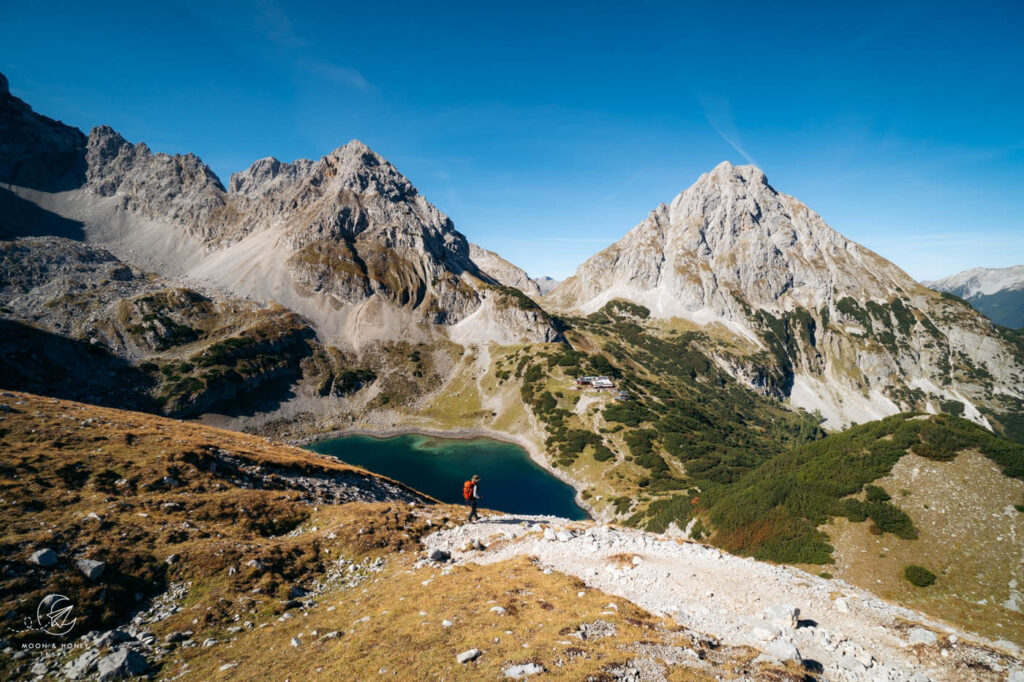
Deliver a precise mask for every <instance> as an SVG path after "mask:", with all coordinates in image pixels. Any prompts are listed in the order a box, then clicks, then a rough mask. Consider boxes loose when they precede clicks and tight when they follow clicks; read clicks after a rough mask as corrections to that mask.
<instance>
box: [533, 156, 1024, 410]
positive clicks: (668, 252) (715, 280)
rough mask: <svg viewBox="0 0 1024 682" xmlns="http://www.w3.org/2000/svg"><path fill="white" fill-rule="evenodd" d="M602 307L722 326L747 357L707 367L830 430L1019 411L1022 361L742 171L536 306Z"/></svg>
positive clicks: (961, 313)
mask: <svg viewBox="0 0 1024 682" xmlns="http://www.w3.org/2000/svg"><path fill="white" fill-rule="evenodd" d="M614 299H625V300H628V301H631V302H634V303H637V304H640V305H643V306H646V307H647V308H649V309H650V311H651V314H652V315H653V316H655V317H663V318H669V317H680V318H686V319H689V320H692V321H694V322H697V323H699V324H718V325H721V326H722V327H725V328H726V329H727V330H729V331H730V332H731V333H732V334H733V335H734V336H735V337H736V338H737V339H738V340H739V341H740V342H741V343H746V344H749V346H750V348H751V351H750V353H748V354H745V355H744V354H730V353H725V352H722V353H718V356H717V357H716V358H715V359H716V362H718V364H719V365H720V366H722V367H723V368H725V369H727V370H730V371H732V370H735V371H732V373H733V374H734V376H736V377H737V379H739V380H741V381H743V382H744V383H745V384H747V385H748V386H751V387H752V388H754V389H755V390H760V391H761V392H764V393H767V394H773V395H776V396H778V397H781V398H787V399H789V400H790V401H791V402H792V404H794V405H796V406H799V407H805V408H807V409H808V410H818V411H820V412H821V413H822V415H823V416H824V417H825V418H826V420H827V422H828V423H829V425H831V426H842V425H845V424H848V423H850V422H851V421H857V422H863V421H868V420H870V419H876V418H879V417H882V416H885V415H887V414H892V413H894V412H897V411H899V410H901V409H923V410H929V411H937V410H940V409H943V408H942V405H943V404H952V403H956V404H959V405H962V408H961V410H962V411H963V413H964V414H966V415H967V416H969V417H970V418H972V419H975V420H976V421H979V422H981V423H984V424H989V420H988V418H987V417H985V416H984V415H982V413H981V412H980V410H979V409H978V408H979V407H984V408H986V409H992V410H996V411H1007V412H1014V413H1016V412H1020V411H1024V403H1022V402H1021V401H1022V400H1024V391H1022V389H1021V388H1020V382H1019V381H1018V380H1017V377H1018V376H1021V373H1022V372H1024V361H1022V358H1021V357H1020V354H1019V352H1018V351H1017V349H1016V348H1015V346H1014V345H1012V344H1011V343H1007V339H1005V338H1004V336H1003V335H1002V334H1001V332H999V331H998V330H996V329H995V328H993V326H992V325H991V323H989V322H988V321H987V320H985V319H984V318H983V317H981V316H980V315H977V314H976V313H974V311H972V310H970V309H969V308H968V307H966V306H963V305H959V304H957V303H956V302H955V301H952V300H944V299H941V298H940V297H939V296H937V295H935V294H934V292H931V291H929V290H927V289H925V288H923V287H921V286H920V285H918V284H917V283H916V282H915V281H914V280H912V279H911V278H910V277H909V276H908V275H907V274H906V273H904V272H903V271H902V270H900V269H899V268H898V267H896V266H895V265H893V264H892V263H890V262H889V261H886V260H885V259H884V258H882V257H880V256H878V255H877V254H875V253H873V252H871V251H869V250H868V249H865V248H864V247H862V246H860V245H859V244H856V243H854V242H852V241H850V240H848V239H846V238H845V237H843V236H842V235H841V234H839V233H838V232H836V231H835V230H833V229H831V228H830V227H829V226H828V225H826V224H825V222H824V220H822V218H821V217H820V216H819V215H818V214H817V213H815V212H813V211H811V210H810V209H809V208H807V207H806V206H805V205H804V204H802V203H801V202H800V201H798V200H797V199H795V198H793V197H791V196H788V195H785V194H782V193H780V192H777V191H776V190H775V189H774V188H772V187H771V185H769V184H768V182H767V179H766V177H765V175H764V173H763V172H761V171H760V170H759V169H757V168H755V167H753V166H732V165H731V164H729V163H728V162H726V163H722V164H720V165H719V166H717V167H716V168H715V169H714V170H712V171H711V172H710V173H705V174H704V175H702V176H701V177H700V178H699V179H698V180H697V182H696V183H694V185H692V186H691V187H690V188H688V189H687V190H685V191H684V192H682V193H680V194H679V195H678V196H677V197H676V198H675V199H674V200H673V201H672V202H671V204H667V205H666V204H662V205H661V206H659V207H658V208H656V209H655V210H654V211H652V212H651V214H650V215H649V216H648V218H647V219H646V220H645V221H644V222H642V223H640V224H639V225H637V226H636V227H635V228H633V229H632V230H631V231H630V232H629V233H628V234H627V235H626V236H625V237H623V238H622V239H621V240H620V241H619V242H617V243H615V244H613V245H612V246H610V247H609V248H607V249H605V250H604V251H602V252H601V253H599V254H597V255H595V256H593V257H592V258H590V259H589V260H588V261H586V262H585V263H584V264H583V265H581V266H580V267H579V269H578V270H577V272H576V274H575V276H573V277H571V278H569V279H568V280H566V281H565V282H563V283H562V284H560V285H559V286H558V287H557V288H556V289H555V290H554V291H553V292H552V293H551V294H549V295H548V296H547V297H545V305H546V306H549V307H551V308H554V309H556V310H558V309H565V310H575V311H579V312H582V313H592V312H594V311H596V310H598V309H599V308H601V307H602V306H603V305H605V304H606V303H607V302H609V301H611V300H614ZM997 394H998V397H997Z"/></svg>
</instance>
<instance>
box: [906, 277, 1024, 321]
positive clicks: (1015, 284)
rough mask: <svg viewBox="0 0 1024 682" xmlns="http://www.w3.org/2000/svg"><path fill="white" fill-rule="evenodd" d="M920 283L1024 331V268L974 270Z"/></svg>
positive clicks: (992, 318)
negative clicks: (963, 301)
mask: <svg viewBox="0 0 1024 682" xmlns="http://www.w3.org/2000/svg"><path fill="white" fill-rule="evenodd" d="M921 284H923V285H924V286H926V287H929V288H931V289H935V290H936V291H945V292H947V293H950V294H953V295H955V296H959V297H960V298H962V299H964V300H965V301H967V302H968V303H970V304H971V305H972V306H974V307H975V308H976V309H977V310H979V311H980V312H982V313H984V314H985V316H986V317H988V318H989V319H990V320H992V321H993V322H995V323H996V324H1001V325H1003V326H1004V327H1010V328H1012V329H1022V328H1024V265H1014V266H1011V267H1008V268H971V269H970V270H964V271H963V272H959V273H957V274H955V275H951V276H949V277H944V278H942V279H940V280H936V281H934V282H921Z"/></svg>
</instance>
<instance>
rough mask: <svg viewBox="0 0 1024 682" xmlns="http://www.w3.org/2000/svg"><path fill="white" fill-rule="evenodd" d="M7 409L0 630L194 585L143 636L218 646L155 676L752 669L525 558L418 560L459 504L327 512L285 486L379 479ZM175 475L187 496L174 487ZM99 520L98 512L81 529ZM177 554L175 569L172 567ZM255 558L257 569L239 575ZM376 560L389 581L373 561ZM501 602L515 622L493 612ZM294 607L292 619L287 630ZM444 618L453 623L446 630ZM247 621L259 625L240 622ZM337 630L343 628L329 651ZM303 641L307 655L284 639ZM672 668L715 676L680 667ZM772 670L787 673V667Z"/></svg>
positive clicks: (136, 417)
mask: <svg viewBox="0 0 1024 682" xmlns="http://www.w3.org/2000/svg"><path fill="white" fill-rule="evenodd" d="M0 402H3V403H4V404H6V405H7V406H8V407H9V408H10V411H5V412H3V413H2V414H0V417H2V419H0V453H2V456H0V498H2V503H3V505H4V510H3V513H2V514H0V548H2V552H0V556H2V557H3V559H2V560H0V565H2V569H3V570H2V572H0V598H2V599H3V601H4V603H5V604H11V605H13V607H14V608H12V609H11V610H10V612H9V613H6V614H5V616H4V618H5V619H6V620H5V621H4V625H10V624H11V623H20V620H21V618H22V617H23V616H24V615H25V614H23V613H21V612H22V611H25V610H26V609H27V610H29V611H31V610H33V609H34V605H35V604H36V603H37V601H38V599H39V598H40V597H41V596H43V595H44V594H47V593H50V592H54V591H56V592H60V593H62V594H65V595H67V596H68V597H70V598H71V599H72V601H73V602H74V603H75V604H76V613H77V614H78V615H79V617H80V618H81V619H82V622H80V623H79V625H78V629H77V630H76V634H81V633H82V632H85V631H86V630H89V629H99V628H109V627H113V626H115V625H117V624H119V623H121V622H124V619H125V618H126V617H127V616H128V614H129V612H130V611H131V610H132V608H133V607H134V606H135V604H136V601H135V599H134V593H135V592H141V593H142V594H143V595H144V596H145V597H146V598H149V597H153V596H155V595H157V594H159V593H160V592H162V591H163V590H164V589H165V587H166V586H167V585H169V584H182V583H185V584H188V585H189V589H188V596H187V597H186V598H185V601H184V603H183V609H182V610H181V611H179V612H178V613H176V614H174V615H172V616H171V617H170V618H168V619H166V620H164V621H162V622H157V623H153V624H150V625H149V626H148V629H149V630H150V631H152V632H153V633H154V634H155V635H156V636H157V638H158V641H160V642H162V641H163V637H164V635H165V634H167V633H170V632H175V631H182V630H191V631H193V632H194V634H193V635H192V636H191V637H192V639H193V640H194V641H197V642H202V641H204V640H205V639H206V638H214V639H217V640H218V641H219V642H220V644H218V645H217V646H214V647H211V648H204V647H195V648H187V647H186V648H179V647H177V646H173V645H170V646H169V648H170V650H169V652H168V654H167V655H166V657H165V658H164V659H163V662H162V664H161V665H162V668H161V669H160V673H159V674H160V676H161V677H167V676H175V675H179V674H182V673H186V671H187V673H186V675H185V676H186V678H188V679H210V678H212V677H214V676H217V675H220V674H221V673H219V672H218V670H219V668H220V666H221V665H224V664H226V663H237V664H238V667H237V668H234V669H232V670H231V672H230V673H229V675H230V676H232V677H234V678H235V679H281V678H282V677H286V676H288V675H297V676H299V677H304V678H310V677H317V676H323V677H338V676H347V677H350V678H364V677H366V676H370V675H376V674H378V671H379V670H380V669H381V668H386V669H387V670H388V672H389V673H393V674H394V675H397V677H398V679H412V678H422V677H424V676H427V677H439V676H444V677H446V678H448V679H481V678H486V679H491V678H495V677H497V676H498V675H499V672H500V670H501V668H502V667H503V666H505V665H508V664H510V663H522V662H527V661H535V662H538V663H540V664H542V665H544V666H545V667H546V668H548V669H549V670H559V669H560V668H561V670H563V671H564V672H566V673H567V674H568V675H569V676H570V677H574V678H578V679H579V678H582V677H586V676H588V675H598V678H597V679H603V678H602V677H600V676H602V675H605V676H607V670H609V669H610V668H613V667H614V666H616V665H620V664H623V663H625V662H626V661H628V660H630V659H632V658H634V657H635V656H636V653H637V651H638V650H639V649H643V648H644V647H645V646H649V645H651V646H653V645H663V644H664V645H669V646H693V647H695V648H697V649H698V650H700V651H701V652H702V655H705V656H707V657H708V660H709V661H710V662H713V663H714V664H715V666H717V667H716V668H715V670H714V672H715V673H717V674H723V675H725V676H726V677H734V676H740V675H741V674H743V672H744V671H749V670H751V667H750V659H751V658H752V654H751V652H749V651H747V650H727V649H724V648H719V649H708V648H707V647H704V646H702V645H700V644H698V643H696V642H693V641H691V640H690V638H689V637H687V636H686V635H685V633H683V632H681V631H680V630H679V629H678V628H676V627H675V626H674V625H672V624H671V623H670V622H669V621H665V620H662V619H659V618H656V617H653V616H651V615H650V614H647V613H645V612H643V611H641V610H639V609H637V608H635V607H633V606H631V605H630V604H628V603H626V602H624V601H622V600H621V599H616V598H612V597H609V596H608V595H605V594H602V593H600V592H596V591H593V590H587V589H585V588H584V587H583V586H582V585H581V583H579V582H578V581H576V580H574V579H570V578H567V577H565V576H562V575H559V574H549V575H545V574H544V573H543V572H541V571H540V570H538V568H537V567H535V566H534V565H533V564H531V563H530V562H529V561H526V560H520V561H517V562H511V563H505V564H498V565H494V566H489V567H475V566H467V567H460V568H456V569H454V570H453V571H451V572H449V573H448V574H444V573H443V572H442V571H440V570H438V569H437V568H431V567H430V566H426V567H422V568H420V567H417V566H416V562H417V560H418V558H419V556H420V554H419V551H418V547H419V545H418V542H417V539H418V537H420V536H421V535H422V534H423V533H425V532H429V529H430V528H431V527H436V526H437V525H439V524H441V525H443V524H445V523H448V520H447V517H448V516H449V515H455V514H461V510H455V509H453V508H451V507H448V506H445V505H435V504H430V503H427V504H421V505H417V506H415V507H413V506H410V505H408V504H406V503H397V502H393V501H392V502H387V501H385V502H351V503H345V504H331V503H324V502H318V501H317V500H315V499H311V498H310V496H309V494H308V493H303V492H302V491H301V490H297V489H294V487H291V486H290V484H289V481H291V480H293V479H292V477H293V476H295V477H303V476H305V477H310V476H316V475H320V474H329V475H332V476H335V477H340V478H344V479H345V480H348V481H350V482H351V481H353V480H360V481H362V482H363V483H364V484H366V485H372V484H374V483H375V482H377V481H380V480H381V479H380V478H379V477H375V476H373V475H371V474H367V473H366V472H363V471H361V470H359V469H355V468H353V467H349V466H347V465H345V464H342V463H340V462H337V461H335V460H332V459H329V458H324V457H321V456H319V455H316V454H313V453H310V452H308V451H305V450H299V449H296V448H290V447H287V446H282V445H277V444H273V443H270V442H268V441H266V440H264V439H261V438H256V437H252V436H247V435H243V434H238V433H233V432H227V431H221V430H218V429H212V428H207V427H202V426H198V425H194V424H188V423H183V422H178V421H174V420H168V419H163V418H159V417H154V416H152V415H147V414H140V413H132V412H123V411H118V410H113V409H106V408H97V407H93V406H87V405H83V404H79V403H72V402H67V401H61V400H56V399H51V398H41V397H38V396H33V395H29V394H20V393H19V394H12V393H5V394H3V395H2V396H0ZM221 450H223V451H228V452H230V453H231V455H232V456H234V457H236V458H238V460H240V461H244V462H248V463H251V464H257V465H260V466H262V467H263V470H264V472H266V471H273V472H274V475H275V477H276V478H274V479H271V481H272V482H273V481H276V482H278V483H279V485H273V486H272V487H274V488H276V489H263V490H254V489H246V488H243V487H240V486H239V485H238V482H237V479H234V478H232V477H231V476H230V475H227V474H226V473H225V471H224V469H223V468H218V469H217V470H211V468H210V467H209V466H207V465H208V463H209V458H208V457H207V454H205V453H209V452H212V451H221ZM165 476H167V477H174V478H176V479H177V480H179V481H180V482H181V483H182V485H181V486H177V487H172V488H165V487H164V486H163V485H162V484H161V481H162V480H163V478H164V477H165ZM296 480H297V479H296ZM119 481H124V482H121V483H119ZM385 483H386V481H385ZM428 502H429V501H428ZM167 503H176V504H177V505H178V506H165V505H166V504H167ZM89 512H95V513H97V514H98V515H99V516H100V517H101V519H102V520H101V521H97V520H94V519H89V518H86V515H87V514H88V513H89ZM40 547H50V548H53V549H54V550H56V552H57V554H58V555H59V557H60V562H59V563H58V565H57V566H56V567H54V568H50V569H42V568H38V567H33V566H31V565H30V564H28V562H27V559H28V557H29V555H30V554H31V553H32V552H33V551H34V550H36V549H38V548H40ZM171 554H176V555H178V559H177V561H176V562H174V563H171V564H168V563H167V562H166V561H165V559H166V558H167V557H168V556H169V555H171ZM78 556H88V557H92V558H96V559H99V560H103V561H106V562H107V564H108V565H107V570H106V572H105V574H104V576H103V577H102V578H101V579H99V580H98V581H97V582H96V583H91V582H89V581H88V580H86V579H85V578H84V577H83V576H81V575H80V574H79V573H78V572H77V571H76V570H75V569H74V567H73V564H72V562H71V559H72V558H73V557H78ZM250 559H259V560H260V561H261V562H263V564H264V565H265V567H264V568H263V569H259V568H255V567H251V566H247V565H246V564H247V562H248V561H249V560H250ZM339 559H345V560H347V561H349V562H352V563H354V564H357V565H360V566H362V567H363V568H361V569H358V570H357V571H356V572H355V574H356V575H358V576H360V579H359V580H357V581H355V582H357V583H358V584H349V585H346V583H345V581H343V580H342V581H339V580H338V579H337V577H336V576H335V577H334V578H331V577H330V576H332V575H335V574H334V573H332V571H333V570H334V568H335V562H337V561H338V560H339ZM377 559H380V562H379V564H377ZM373 565H377V566H378V569H379V570H377V569H373V570H370V569H367V568H366V567H368V566H373ZM231 568H236V569H237V572H233V571H231V570H230V569H231ZM346 575H347V574H346ZM317 583H321V584H322V588H321V591H320V593H319V594H318V595H317V597H316V600H315V601H316V604H315V605H314V606H312V607H310V608H308V609H305V608H295V607H288V606H287V605H285V604H284V603H283V599H284V597H285V596H286V594H287V592H288V589H289V588H290V587H291V586H293V585H303V586H306V587H315V585H316V584H317ZM103 590H105V594H104V593H103ZM579 591H582V592H583V596H582V597H581V596H577V592H579ZM609 603H614V604H616V606H617V607H618V608H617V610H616V609H608V608H607V606H606V605H607V604H609ZM493 605H501V606H503V607H504V608H506V609H507V611H508V614H507V615H506V616H504V617H499V616H497V615H496V614H494V613H493V612H491V611H490V608H491V606H493ZM289 608H290V612H291V613H293V614H295V615H296V616H297V617H296V618H293V619H291V620H283V621H282V620H280V617H281V616H282V614H283V613H284V612H285V611H286V610H288V609H289ZM421 612H425V613H426V615H421ZM365 617H369V620H368V621H361V622H356V621H359V620H360V619H362V618H365ZM444 618H448V619H450V620H452V621H453V622H454V626H453V627H451V628H450V629H445V628H443V627H441V626H440V621H441V620H442V619H444ZM11 619H15V620H13V621H12V620H11ZM597 619H602V620H605V621H608V622H610V623H612V624H613V625H614V626H615V629H616V634H615V635H614V636H611V637H607V638H602V639H588V640H580V639H578V638H575V637H573V636H572V634H571V633H572V632H573V631H574V630H575V629H576V628H577V627H578V626H579V625H580V624H581V623H586V622H592V621H594V620H597ZM246 622H251V623H252V627H251V628H249V627H244V626H243V627H242V630H241V632H231V631H229V630H228V628H230V627H238V626H242V625H243V624H244V623H246ZM264 624H265V625H264ZM260 626H262V627H260ZM5 630H6V628H5ZM313 631H316V632H317V634H316V635H314V634H312V633H313ZM331 631H338V632H340V633H341V636H340V637H338V638H336V639H323V640H321V639H320V637H321V636H322V635H323V634H325V633H327V632H331ZM292 637H298V638H299V639H300V641H301V642H302V646H301V647H299V648H294V647H292V646H290V644H289V642H290V640H291V638H292ZM645 642H646V643H647V644H644V643H645ZM13 643H14V644H18V638H17V637H15V638H14V642H13ZM524 644H525V645H526V646H525V647H524V646H523V645H524ZM473 647H476V648H480V649H482V650H484V651H485V654H484V656H483V657H482V658H481V659H480V660H479V661H478V662H477V663H473V664H470V665H468V666H461V665H459V664H458V663H456V662H455V655H456V654H457V653H459V652H461V651H464V650H466V649H469V648H473ZM30 664H31V660H28V661H27V662H26V661H21V662H18V661H14V660H12V659H11V658H10V656H8V655H0V677H4V678H11V677H15V676H18V675H22V674H24V673H25V670H26V669H27V665H30ZM671 674H672V679H703V675H702V674H701V673H700V672H699V671H696V672H695V671H693V670H692V669H686V668H684V667H678V668H676V669H674V670H673V671H672V672H671ZM765 674H766V675H768V674H769V673H767V672H766V673H765ZM770 674H771V675H773V676H776V675H777V676H776V679H789V677H788V675H789V673H786V672H785V671H781V670H778V671H776V672H775V673H770Z"/></svg>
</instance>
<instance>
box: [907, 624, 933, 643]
mask: <svg viewBox="0 0 1024 682" xmlns="http://www.w3.org/2000/svg"><path fill="white" fill-rule="evenodd" d="M937 640H938V637H937V636H936V635H935V633H934V632H932V631H931V630H926V629H925V628H913V629H911V630H910V632H909V633H908V641H909V642H910V643H911V644H934V643H935V642H936V641H937Z"/></svg>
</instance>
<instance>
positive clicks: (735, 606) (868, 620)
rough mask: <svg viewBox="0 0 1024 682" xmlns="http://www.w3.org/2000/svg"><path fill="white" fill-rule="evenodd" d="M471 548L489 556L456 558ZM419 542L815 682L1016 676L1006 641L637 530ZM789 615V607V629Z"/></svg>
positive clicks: (444, 534) (488, 533)
mask: <svg viewBox="0 0 1024 682" xmlns="http://www.w3.org/2000/svg"><path fill="white" fill-rule="evenodd" d="M474 539H475V540H479V541H481V542H482V543H483V544H484V545H485V546H487V547H488V548H487V549H486V550H484V551H472V550H471V551H468V552H463V551H461V549H462V548H463V547H466V546H467V542H469V541H471V540H474ZM425 543H426V545H427V547H428V549H434V548H441V549H445V550H447V551H449V552H450V553H451V555H452V557H453V558H454V560H456V561H473V562H478V563H493V562H496V561H502V560H505V559H509V558H512V557H513V556H517V555H525V556H534V557H536V558H537V560H538V561H539V562H540V563H541V564H543V565H545V566H547V567H550V568H551V569H553V570H556V571H560V572H563V573H567V574H571V575H575V576H576V577H578V578H580V579H582V580H584V581H585V582H586V583H587V585H588V586H590V587H594V588H597V589H600V590H602V591H604V592H607V593H609V594H614V595H617V596H620V597H623V598H625V599H629V600H630V601H632V602H634V603H635V604H637V605H638V606H641V607H643V608H645V609H647V610H648V611H651V612H652V613H656V614H658V615H663V616H671V617H672V618H674V619H675V620H676V621H677V622H678V623H679V624H680V625H683V626H686V627H688V628H691V629H693V630H696V631H698V632H701V633H705V634H708V635H712V636H714V637H717V638H718V639H719V640H721V641H722V642H724V643H725V644H728V645H734V646H743V645H746V646H750V647H753V648H755V649H758V650H760V651H763V652H765V655H766V656H768V657H770V658H775V659H778V660H786V659H787V658H790V659H793V660H797V659H800V660H803V662H804V665H805V666H806V667H807V668H808V669H809V670H810V671H812V672H818V673H820V674H822V675H823V676H824V677H825V679H830V680H833V679H836V680H912V681H914V682H923V681H924V680H935V681H939V680H949V681H951V682H952V681H954V680H1005V679H1007V675H1008V674H1010V673H1011V671H1013V673H1014V674H1017V671H1020V670H1022V669H1024V659H1022V658H1021V656H1020V652H1019V650H1017V649H1016V647H1014V646H1013V645H1012V644H1010V643H1008V642H1006V643H999V645H993V644H992V643H991V642H988V641H987V640H984V639H983V638H980V637H978V636H976V635H971V634H968V633H965V632H962V631H958V630H956V629H955V628H953V627H950V626H948V625H945V624H942V623H939V622H937V621H935V620H933V619H930V618H928V617H927V616H925V615H923V614H920V613H917V612H915V611H911V610H909V609H905V608H902V607H899V606H895V605H893V604H889V603H887V602H884V601H882V600H881V599H878V598H877V597H875V596H873V595H872V594H870V593H868V592H865V591H864V590H860V589H858V588H856V587H853V586H851V585H849V584H848V583H845V582H842V581H838V580H826V579H823V578H818V577H815V576H811V575H809V574H807V573H804V572H803V571H800V570H797V569H794V568H789V567H785V566H775V565H771V564H766V563H761V562H757V561H754V560H752V559H743V558H739V557H735V556H732V555H729V554H726V553H724V552H721V551H719V550H718V549H715V548H713V547H709V546H706V545H702V544H699V543H693V542H679V541H676V540H671V539H668V538H665V537H664V536H658V535H654V534H651V533H645V532H642V531H637V530H632V529H621V528H617V527H609V526H601V525H596V524H592V523H577V522H570V521H568V520H566V519H556V518H550V517H524V516H514V517H513V516H497V517H490V518H487V519H485V520H484V521H483V522H480V523H475V524H472V525H468V526H460V527H458V528H454V529H451V530H445V531H441V532H438V533H436V534H434V535H431V536H429V537H428V538H426V539H425ZM792 607H796V608H798V609H799V615H798V617H797V618H796V619H794V620H791V618H792V616H793V612H792ZM1020 675H1021V677H1020V678H1019V679H1021V680H1024V672H1021V673H1020ZM1010 679H1014V680H1016V679H1018V678H1016V677H1014V676H1011V678H1010Z"/></svg>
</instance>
